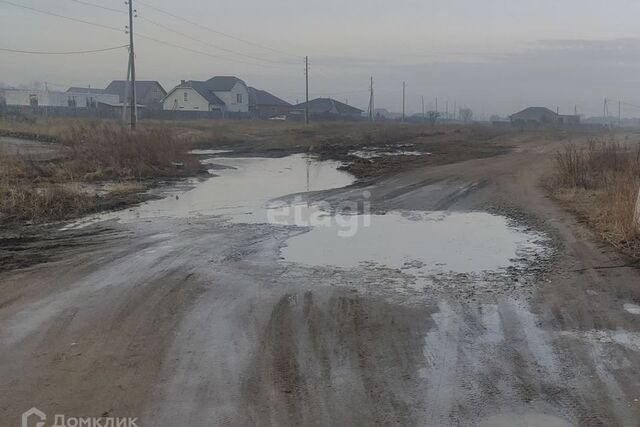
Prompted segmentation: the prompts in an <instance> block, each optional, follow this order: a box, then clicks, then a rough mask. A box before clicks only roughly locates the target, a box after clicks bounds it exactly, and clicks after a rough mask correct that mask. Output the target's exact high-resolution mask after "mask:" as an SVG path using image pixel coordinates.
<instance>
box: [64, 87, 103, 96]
mask: <svg viewBox="0 0 640 427" xmlns="http://www.w3.org/2000/svg"><path fill="white" fill-rule="evenodd" d="M67 92H74V93H85V94H91V95H97V94H100V93H105V91H104V89H96V88H93V87H78V86H73V87H70V88H69V89H67Z"/></svg>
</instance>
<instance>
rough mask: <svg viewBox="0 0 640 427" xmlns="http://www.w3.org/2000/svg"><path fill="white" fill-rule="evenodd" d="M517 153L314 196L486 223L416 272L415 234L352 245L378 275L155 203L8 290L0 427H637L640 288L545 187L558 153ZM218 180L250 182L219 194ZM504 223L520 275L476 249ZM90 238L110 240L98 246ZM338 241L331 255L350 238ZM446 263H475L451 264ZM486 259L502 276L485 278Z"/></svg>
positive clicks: (292, 233)
mask: <svg viewBox="0 0 640 427" xmlns="http://www.w3.org/2000/svg"><path fill="white" fill-rule="evenodd" d="M511 143H512V144H513V145H514V146H515V148H514V149H513V150H512V151H511V152H510V153H508V154H505V155H500V156H497V157H493V158H484V159H476V160H470V161H465V162H461V163H454V164H449V165H445V166H437V167H432V168H424V169H417V170H412V171H407V172H403V173H398V174H394V175H392V176H386V177H382V178H379V179H376V180H375V181H372V182H369V183H367V184H355V185H349V184H350V182H343V181H340V180H338V181H339V182H332V183H331V186H332V187H333V186H342V187H341V188H334V189H322V188H321V189H319V190H321V191H319V192H312V193H309V194H306V195H305V196H303V198H304V201H305V202H309V204H308V205H307V206H310V205H311V204H312V203H313V202H318V201H323V202H326V203H329V204H331V205H332V206H335V205H338V204H340V203H342V202H345V201H363V200H366V201H367V202H368V203H370V206H371V210H372V211H373V212H374V213H375V214H376V215H383V214H385V213H389V214H390V213H391V212H395V213H398V212H412V213H413V214H415V212H417V211H425V212H439V213H440V214H441V215H444V218H449V220H453V219H455V218H457V217H455V216H454V215H453V214H454V213H455V214H456V215H457V214H460V215H467V214H468V213H469V212H474V215H487V216H486V217H484V216H482V217H477V216H476V217H462V222H461V223H459V224H458V225H454V226H452V227H451V228H450V229H449V230H450V231H451V236H457V237H455V238H454V237H451V238H448V237H447V236H448V235H444V236H441V235H439V234H437V233H438V232H439V231H437V230H435V229H434V230H432V231H424V230H427V229H424V230H423V229H418V230H422V231H417V232H416V233H418V232H419V233H423V234H419V235H418V237H419V238H421V239H423V240H424V246H425V247H433V246H434V240H435V246H436V248H441V250H436V251H431V252H427V251H425V253H424V259H427V262H426V263H425V262H422V263H420V262H418V261H419V260H418V261H416V262H413V263H412V264H411V265H409V266H400V267H398V266H396V265H394V264H393V263H394V262H395V261H394V260H395V259H394V258H393V257H392V256H391V254H394V253H397V252H401V251H402V250H403V243H402V242H403V241H402V239H399V240H393V239H392V240H388V239H387V238H385V237H384V236H386V235H385V233H381V234H375V233H374V234H373V235H372V234H367V233H362V234H359V233H356V234H355V238H356V239H358V238H365V237H359V236H368V237H366V239H372V240H368V241H367V240H365V241H360V240H354V242H357V243H354V246H353V247H357V248H362V249H361V250H360V252H362V251H364V252H366V251H367V248H369V247H371V245H372V244H370V242H374V243H375V245H377V246H378V247H385V250H386V251H385V252H383V253H377V252H375V251H372V252H371V255H367V257H365V258H368V257H369V256H370V257H371V258H372V259H375V260H376V261H377V262H376V263H375V264H371V263H370V264H367V263H363V262H362V261H363V260H362V259H358V257H357V256H356V257H355V260H354V261H353V262H354V265H340V266H336V265H333V264H335V262H333V264H332V263H331V262H328V263H326V264H325V263H323V262H322V260H325V259H331V253H330V252H331V250H336V251H340V250H342V251H344V247H340V246H335V247H333V246H332V247H330V248H329V249H330V250H328V247H327V246H326V245H316V246H315V247H314V246H313V244H314V241H313V240H312V241H310V242H309V241H307V240H305V239H308V238H307V237H305V236H313V235H314V234H313V233H314V231H315V230H309V229H308V228H304V227H299V226H294V225H291V226H276V225H273V224H263V223H260V222H259V221H252V220H237V215H248V216H249V217H251V215H250V214H249V213H247V212H245V211H244V209H243V206H241V209H235V210H234V213H233V215H236V217H235V218H236V219H234V220H229V219H228V218H227V217H225V215H222V214H221V212H218V211H213V212H206V211H205V212H204V213H203V211H202V210H199V211H198V213H197V214H194V213H193V212H190V211H188V210H187V211H184V210H183V211H175V210H174V211H171V210H170V209H169V211H170V212H173V213H171V214H166V212H167V207H166V205H162V204H160V205H158V204H155V205H150V206H152V207H151V208H147V209H143V210H142V211H133V213H132V214H123V216H125V217H127V219H126V220H125V221H116V220H115V219H114V218H113V217H111V218H104V219H105V220H106V221H105V222H101V223H100V224H99V225H88V228H83V230H84V232H83V233H82V235H81V237H78V239H88V240H87V244H85V245H80V246H75V247H67V248H65V249H64V256H61V257H59V258H58V259H56V260H53V261H51V262H49V263H46V264H41V265H39V266H34V267H30V268H28V269H23V270H20V271H15V272H10V273H5V274H3V275H2V276H0V325H1V326H0V347H1V351H0V390H1V393H0V419H1V420H2V422H1V423H0V424H2V425H10V426H14V425H19V422H20V421H19V420H20V415H21V413H22V412H23V411H25V410H27V409H29V408H31V407H34V406H35V407H38V408H39V409H41V410H42V411H44V412H46V413H47V414H48V415H49V416H50V417H53V414H66V416H68V417H85V416H91V417H101V416H102V417H127V416H131V417H139V422H138V425H140V426H211V425H216V426H217V425H230V426H244V425H260V426H301V425H309V426H316V425H318V426H320V425H323V426H325V425H332V426H371V425H400V426H412V425H417V426H449V425H454V426H472V425H478V426H571V425H575V426H578V425H579V426H599V425H602V426H618V425H619V426H634V425H638V424H640V369H638V368H639V367H640V307H638V306H636V305H635V304H638V303H640V274H639V273H638V271H637V270H636V269H634V268H631V267H629V266H628V263H627V262H626V260H625V259H623V258H622V257H620V256H618V255H616V254H615V253H614V252H613V251H611V250H609V249H608V248H606V247H604V246H603V245H602V244H600V243H598V241H597V240H596V239H595V238H594V237H593V236H592V235H591V234H590V233H589V232H588V231H587V230H586V229H585V228H583V227H582V226H581V225H580V224H579V223H577V222H576V220H574V219H573V218H572V217H571V216H570V215H569V214H567V213H565V212H564V211H563V210H562V209H561V208H560V207H559V206H557V205H556V204H555V203H554V202H553V201H551V200H549V199H548V198H547V197H546V196H545V193H544V191H543V190H542V189H541V188H540V187H539V181H540V177H541V176H542V175H543V174H544V173H545V172H546V171H547V170H548V168H549V166H550V164H551V161H550V160H551V158H552V153H553V152H554V150H555V148H556V147H557V144H558V142H556V141H551V140H544V141H540V140H537V139H536V138H531V137H518V139H517V140H513V141H511ZM223 166H224V165H223ZM265 170H270V169H269V168H265ZM286 170H287V169H286V168H280V167H279V169H277V172H278V173H280V172H283V171H284V173H286ZM292 173H293V172H292ZM225 176H228V178H225ZM334 178H335V177H334ZM216 179H226V180H227V181H222V182H225V183H228V182H233V179H235V176H234V175H233V174H231V175H224V174H221V177H220V178H212V179H211V180H210V181H208V182H209V183H211V184H207V185H213V183H215V180H216ZM296 179H297V178H296ZM340 179H345V177H341V178H340ZM345 185H346V186H345ZM201 188H203V187H201ZM230 188H231V187H230ZM233 188H238V187H233ZM265 188H267V187H265ZM290 190H291V191H290V193H296V192H300V191H302V192H304V191H305V189H304V188H302V189H297V188H295V187H294V188H292V189H290ZM311 190H313V188H311ZM211 191H214V190H211ZM247 191H249V190H247ZM265 191H267V190H265ZM234 194H235V193H234ZM175 196H177V198H176V197H175ZM175 196H174V195H172V196H171V198H169V199H171V200H177V201H179V200H184V197H186V196H185V195H184V194H182V193H180V194H176V195H175ZM187 197H188V196H187ZM169 199H167V200H169ZM232 201H233V200H232ZM156 203H157V202H156ZM165 203H168V202H165ZM232 205H233V204H232V203H230V204H229V206H232ZM163 209H164V210H163ZM159 212H165V214H160V213H159ZM479 212H480V214H479ZM489 214H496V215H497V216H495V217H494V216H491V215H489ZM403 218H405V217H402V218H400V219H399V221H403ZM464 218H467V220H465V219H464ZM469 218H471V219H469ZM492 218H493V219H495V218H498V219H495V221H498V222H494V220H493V219H492ZM500 218H506V219H505V220H504V221H507V222H508V223H509V224H507V223H506V222H505V224H502V223H500V222H499V221H503V220H501V219H500ZM427 219H428V218H427ZM422 220H424V218H422ZM485 220H486V221H489V222H486V223H485V222H483V221H485ZM504 221H503V222H504ZM372 224H373V225H372V230H380V229H384V227H381V228H378V229H376V228H375V227H376V225H375V224H376V222H375V218H374V222H373V223H372ZM385 224H386V223H385ZM501 224H502V225H501ZM401 225H402V227H405V226H406V227H410V226H411V225H410V224H409V225H407V224H405V223H403V224H401ZM469 225H471V227H472V228H471V229H470V230H471V231H469V230H468V229H465V228H464V227H468V226H469ZM394 226H395V225H393V224H392V225H389V227H394ZM494 226H495V227H503V228H500V229H499V230H501V231H500V233H493V232H492V233H490V234H489V235H490V236H496V239H497V238H498V237H497V236H501V237H500V238H501V239H506V240H504V241H502V240H501V241H500V242H501V243H500V245H499V247H500V248H503V249H504V247H505V246H504V245H506V244H507V243H504V242H510V243H508V244H510V245H514V248H516V249H514V251H515V252H514V253H516V254H518V256H521V257H522V260H521V261H522V262H521V263H518V262H516V261H513V260H506V264H504V265H502V264H500V263H501V262H503V261H504V260H489V261H487V260H486V259H485V257H484V256H483V255H486V254H487V253H488V252H492V250H491V246H490V243H491V240H492V238H491V237H490V238H486V237H483V238H482V241H481V242H476V241H474V240H473V237H469V240H462V244H461V245H460V244H459V239H462V238H463V237H465V235H470V234H471V235H474V234H475V232H474V231H473V230H474V229H476V230H477V231H482V230H483V229H484V227H494ZM91 227H101V229H102V230H104V228H105V227H107V228H108V229H109V230H110V231H109V232H108V233H106V234H105V233H104V231H103V233H101V235H100V237H99V241H93V242H92V241H91V238H90V237H89V238H87V237H86V231H87V230H91ZM460 227H462V228H460ZM399 229H400V228H399ZM401 230H402V232H403V233H404V234H403V235H404V236H406V239H405V241H409V240H411V239H412V237H411V236H412V235H415V234H416V233H413V232H412V231H411V230H413V229H405V228H402V229H401ZM429 230H430V229H429ZM460 230H467V231H465V232H460ZM514 230H515V231H514ZM440 231H441V230H440ZM70 232H72V231H70ZM376 236H378V238H379V239H381V238H384V240H382V241H380V240H378V241H377V243H376V240H375V238H376ZM380 236H382V237H380ZM325 237H326V238H327V239H328V240H316V241H315V242H318V241H320V242H336V240H335V239H333V240H331V239H330V238H329V237H327V236H324V235H322V236H317V238H318V239H321V238H325ZM96 239H98V238H97V237H96ZM347 239H348V238H347ZM81 241H82V240H81ZM411 241H412V243H411V244H415V245H417V246H416V248H417V249H416V250H418V251H420V250H421V248H420V247H419V245H418V244H417V243H416V241H414V240H411ZM417 241H418V243H419V239H418V240H417ZM452 242H453V243H452ZM456 242H458V243H456ZM89 243H92V244H89ZM327 244H329V243H327ZM331 244H333V243H331ZM455 244H458V246H455ZM310 245H311V249H310V247H309V246H310ZM452 245H453V246H452ZM487 245H489V246H487ZM523 245H525V246H527V247H529V249H531V248H533V249H531V251H528V252H525V253H523V252H522V247H523ZM291 248H299V249H296V251H295V253H287V252H286V251H287V250H291ZM452 248H453V249H452ZM474 248H475V250H476V252H473V251H472V252H469V253H467V252H465V251H467V250H474ZM540 248H543V249H542V250H541V252H539V251H538V249H540ZM449 251H452V253H453V254H454V256H453V258H456V257H455V254H456V253H457V254H461V255H459V256H458V258H456V259H458V260H459V259H460V258H461V257H462V256H463V255H464V257H465V260H467V261H469V262H468V263H461V264H459V265H458V264H456V265H455V267H451V268H450V269H449V268H448V267H447V265H446V264H447V262H453V261H451V258H446V257H445V258H442V254H447V253H449ZM456 251H459V252H456ZM310 253H311V254H312V255H317V256H310ZM366 253H369V252H366ZM483 253H484V254H483ZM492 253H493V252H492ZM462 254H463V255H462ZM310 258H313V259H314V260H315V259H318V260H320V261H319V262H317V263H316V264H315V265H314V264H313V263H311V262H307V261H306V260H309V259H310ZM441 258H442V259H441ZM291 259H295V261H292V260H291ZM339 259H344V257H339ZM478 260H482V264H481V266H480V267H478V266H477V262H478ZM454 261H455V260H454ZM485 261H486V262H491V263H495V264H496V265H497V267H496V269H497V270H499V272H500V274H491V275H488V276H487V275H485V274H484V272H486V271H485V270H487V268H488V267H486V266H485V265H484V264H483V263H484V262H485ZM430 262H432V263H433V265H438V266H440V267H441V268H440V271H439V272H436V273H434V271H433V269H430V268H431V267H432V266H430V265H428V264H429V263H430ZM385 263H387V265H385ZM498 264H500V265H499V266H498ZM451 265H453V264H451ZM498 267H499V268H498ZM434 268H435V267H434ZM489 269H491V268H489ZM436 270H437V269H436ZM445 272H448V273H445ZM479 272H480V273H482V274H480V273H479ZM51 421H52V419H51Z"/></svg>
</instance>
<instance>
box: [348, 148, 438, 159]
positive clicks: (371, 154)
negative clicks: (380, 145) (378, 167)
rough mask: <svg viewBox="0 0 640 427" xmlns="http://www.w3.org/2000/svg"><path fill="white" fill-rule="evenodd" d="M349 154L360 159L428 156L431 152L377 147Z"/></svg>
mask: <svg viewBox="0 0 640 427" xmlns="http://www.w3.org/2000/svg"><path fill="white" fill-rule="evenodd" d="M349 155H350V156H355V157H359V158H361V159H374V158H377V157H384V156H430V155H431V153H422V152H420V151H380V150H377V149H362V150H357V151H350V152H349Z"/></svg>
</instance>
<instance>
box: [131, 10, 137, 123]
mask: <svg viewBox="0 0 640 427" xmlns="http://www.w3.org/2000/svg"><path fill="white" fill-rule="evenodd" d="M133 12H134V9H133V0H129V63H130V66H129V67H130V70H129V71H130V72H131V102H130V107H131V129H132V130H133V129H135V128H136V124H137V122H138V108H137V107H138V106H137V103H136V55H135V51H134V49H133Z"/></svg>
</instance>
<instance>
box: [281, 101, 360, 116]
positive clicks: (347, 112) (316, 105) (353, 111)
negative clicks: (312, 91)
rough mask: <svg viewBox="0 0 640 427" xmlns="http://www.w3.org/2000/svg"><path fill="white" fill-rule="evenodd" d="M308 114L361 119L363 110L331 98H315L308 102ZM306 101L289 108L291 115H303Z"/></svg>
mask: <svg viewBox="0 0 640 427" xmlns="http://www.w3.org/2000/svg"><path fill="white" fill-rule="evenodd" d="M308 106H309V116H312V117H315V118H324V119H349V120H354V119H361V118H362V114H363V113H364V111H363V110H360V109H359V108H355V107H352V106H350V105H347V104H343V103H342V102H339V101H336V100H335V99H331V98H317V99H313V100H311V101H309V102H308ZM306 108H307V103H306V102H303V103H301V104H298V105H296V106H294V107H292V109H291V115H292V116H301V115H302V116H304V114H305V110H306Z"/></svg>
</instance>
